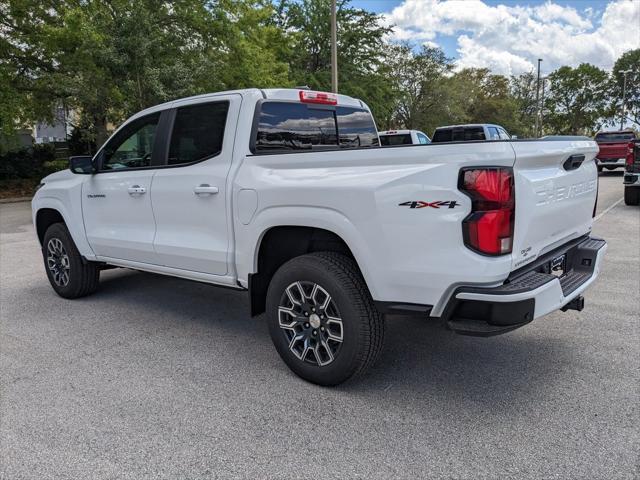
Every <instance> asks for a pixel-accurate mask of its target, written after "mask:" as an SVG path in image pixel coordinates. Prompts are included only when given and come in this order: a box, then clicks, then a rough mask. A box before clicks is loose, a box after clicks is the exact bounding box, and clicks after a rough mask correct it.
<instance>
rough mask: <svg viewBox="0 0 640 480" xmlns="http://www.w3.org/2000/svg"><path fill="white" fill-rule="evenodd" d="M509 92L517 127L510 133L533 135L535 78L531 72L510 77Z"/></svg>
mask: <svg viewBox="0 0 640 480" xmlns="http://www.w3.org/2000/svg"><path fill="white" fill-rule="evenodd" d="M509 83H510V87H509V89H510V92H511V97H512V98H513V101H514V102H515V108H516V120H517V127H512V128H514V129H513V131H512V132H511V133H513V134H516V135H519V136H523V137H533V136H535V134H536V132H535V122H536V113H537V105H536V86H537V85H536V84H537V78H536V76H535V75H534V74H533V72H527V73H523V74H521V75H518V76H511V78H510V81H509Z"/></svg>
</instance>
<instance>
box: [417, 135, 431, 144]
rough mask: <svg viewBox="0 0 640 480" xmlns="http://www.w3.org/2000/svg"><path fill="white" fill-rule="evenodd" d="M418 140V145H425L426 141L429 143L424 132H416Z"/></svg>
mask: <svg viewBox="0 0 640 480" xmlns="http://www.w3.org/2000/svg"><path fill="white" fill-rule="evenodd" d="M418 142H420V145H427V144H428V143H431V142H430V141H429V137H427V136H426V135H425V134H424V133H418Z"/></svg>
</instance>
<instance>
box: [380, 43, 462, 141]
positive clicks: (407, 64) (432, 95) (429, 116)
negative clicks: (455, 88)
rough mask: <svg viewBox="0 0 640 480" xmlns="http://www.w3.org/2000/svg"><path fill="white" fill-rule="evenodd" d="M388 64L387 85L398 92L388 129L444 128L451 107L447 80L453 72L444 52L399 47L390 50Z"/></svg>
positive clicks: (429, 129)
mask: <svg viewBox="0 0 640 480" xmlns="http://www.w3.org/2000/svg"><path fill="white" fill-rule="evenodd" d="M386 64H387V66H388V68H389V71H390V72H389V73H390V75H389V76H388V77H387V81H388V82H392V85H393V87H394V89H395V91H396V95H395V105H394V115H393V116H392V118H391V122H390V125H389V126H390V127H396V128H400V127H402V128H409V129H420V130H424V131H425V132H432V131H433V130H434V129H435V128H436V127H437V126H439V125H441V124H442V119H443V118H445V117H447V105H448V89H447V86H446V77H445V76H446V75H447V74H448V73H449V72H450V71H451V69H452V68H453V64H452V63H451V60H450V59H449V58H447V57H446V56H445V54H444V52H443V51H442V50H441V49H439V48H431V47H426V46H423V47H422V48H421V50H420V51H419V52H418V53H414V52H413V51H412V49H411V47H410V46H409V45H398V46H395V47H394V49H393V50H390V52H389V55H388V60H387V62H386ZM392 100H393V99H392Z"/></svg>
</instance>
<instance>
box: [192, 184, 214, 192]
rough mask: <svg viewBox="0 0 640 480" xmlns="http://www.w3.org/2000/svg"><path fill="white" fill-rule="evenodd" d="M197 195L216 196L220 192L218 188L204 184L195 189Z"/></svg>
mask: <svg viewBox="0 0 640 480" xmlns="http://www.w3.org/2000/svg"><path fill="white" fill-rule="evenodd" d="M193 191H194V192H195V194H196V195H215V194H216V193H218V192H219V191H220V190H219V189H218V187H212V186H211V185H209V184H208V183H203V184H202V185H198V186H197V187H195V188H194V189H193Z"/></svg>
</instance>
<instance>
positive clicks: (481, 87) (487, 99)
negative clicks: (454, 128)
mask: <svg viewBox="0 0 640 480" xmlns="http://www.w3.org/2000/svg"><path fill="white" fill-rule="evenodd" d="M509 87H510V85H509V79H508V78H507V77H505V76H503V75H494V74H491V72H490V71H489V70H488V69H486V68H466V69H464V70H461V71H459V72H457V73H456V74H455V75H454V76H453V77H451V79H450V88H449V96H450V101H451V102H452V104H453V106H454V107H455V110H454V109H452V110H451V112H452V120H453V121H454V123H496V124H499V125H502V126H503V127H505V128H506V129H507V130H508V131H509V132H510V133H514V134H518V135H521V134H522V132H521V129H520V124H519V122H518V105H517V103H516V101H515V99H514V97H513V96H512V95H511V92H510V88H509Z"/></svg>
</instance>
